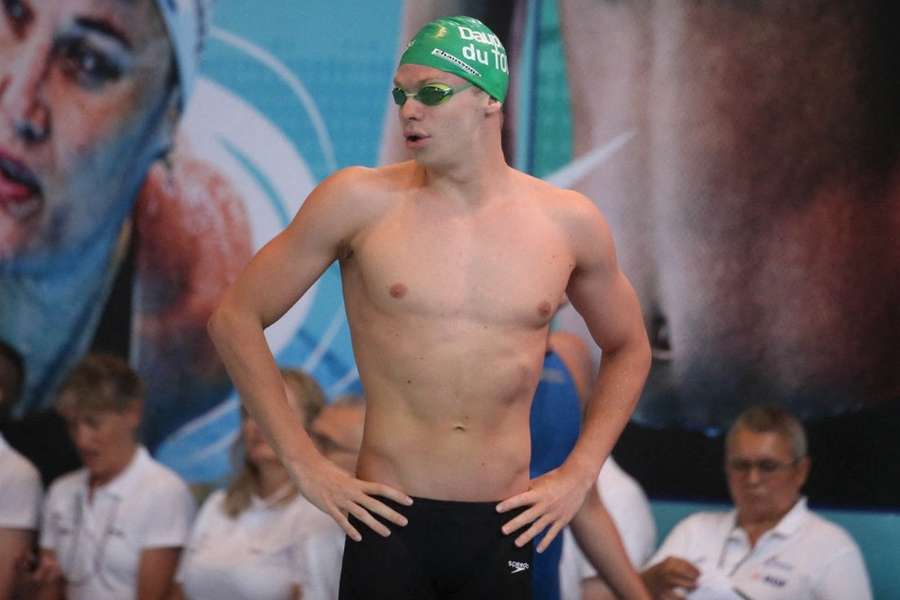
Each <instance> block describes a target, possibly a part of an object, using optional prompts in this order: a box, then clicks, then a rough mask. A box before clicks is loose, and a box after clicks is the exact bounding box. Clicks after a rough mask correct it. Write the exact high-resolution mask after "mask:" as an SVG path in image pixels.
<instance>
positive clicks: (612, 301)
mask: <svg viewBox="0 0 900 600" xmlns="http://www.w3.org/2000/svg"><path fill="white" fill-rule="evenodd" d="M567 194H573V195H575V196H576V197H575V198H574V202H573V210H572V213H573V214H572V216H571V217H570V218H569V219H568V220H567V223H566V224H565V227H566V230H567V233H569V237H570V239H571V240H572V244H573V253H574V256H575V267H574V269H573V271H572V274H571V276H570V279H569V284H568V287H567V289H566V293H567V295H568V297H569V300H570V301H571V302H572V305H573V307H574V308H575V309H576V310H577V311H578V313H579V314H580V315H581V316H582V318H584V320H585V323H586V324H587V326H588V330H589V331H590V332H591V335H592V336H593V338H594V340H595V341H596V342H597V344H598V345H599V346H600V347H601V348H602V350H603V358H602V361H601V364H600V371H599V373H598V377H597V382H596V384H595V386H594V389H593V391H592V393H591V395H590V398H589V399H588V402H587V405H586V409H585V416H584V422H583V424H582V429H581V434H580V435H579V437H578V441H577V442H576V444H575V448H574V449H573V450H572V452H571V453H570V454H569V457H568V458H567V459H566V461H565V462H564V463H563V464H562V466H560V467H559V468H558V469H555V470H553V471H550V472H549V473H547V474H545V475H543V476H541V477H538V478H537V479H534V480H533V481H532V482H531V485H530V489H529V490H528V491H526V492H523V493H521V494H519V495H517V496H513V497H512V498H509V499H507V500H504V501H503V502H501V503H500V504H499V505H498V506H497V510H498V511H499V512H506V511H508V510H511V509H514V508H518V507H522V506H530V508H528V510H526V511H525V512H523V513H522V514H520V515H519V516H517V517H516V518H515V519H512V520H511V521H509V522H508V523H506V524H505V525H504V526H503V532H504V533H505V534H510V533H513V532H518V531H519V530H521V529H522V528H524V527H525V526H526V525H528V524H529V523H530V524H531V526H530V527H528V528H527V529H525V530H524V531H522V532H521V533H520V534H519V536H518V537H517V538H516V544H517V545H519V546H522V545H524V544H526V543H528V542H529V541H530V540H531V539H532V538H534V537H535V536H536V535H538V534H539V533H540V532H541V531H543V530H544V529H547V528H549V529H548V531H547V534H546V535H545V536H544V538H543V539H542V540H541V543H540V544H539V545H538V551H539V552H542V551H543V550H545V549H546V548H547V546H549V545H550V542H552V541H553V539H554V538H555V537H556V536H557V534H559V532H560V531H561V530H562V528H563V527H565V526H566V524H568V522H569V521H571V520H572V517H573V516H574V515H575V513H576V512H577V511H578V509H579V508H581V505H582V503H583V501H584V497H585V494H586V493H587V490H588V489H590V487H591V486H592V485H593V484H594V482H595V481H596V479H597V475H598V474H599V472H600V468H601V467H602V466H603V463H604V461H605V460H606V458H607V456H609V453H610V452H611V451H612V447H613V445H614V444H615V442H616V439H617V438H618V437H619V434H620V433H621V432H622V429H623V428H624V427H625V424H626V423H627V422H628V419H629V417H630V416H631V413H632V411H633V410H634V407H635V405H636V403H637V400H638V397H639V395H640V392H641V389H642V387H643V385H644V380H645V379H646V377H647V373H648V371H649V369H650V344H649V341H648V339H647V332H646V330H645V328H644V322H643V317H642V315H641V308H640V304H639V303H638V299H637V294H635V292H634V289H633V288H632V287H631V284H630V283H629V282H628V279H627V278H626V277H625V275H624V274H623V273H622V272H621V271H620V270H619V267H618V264H617V261H616V253H615V248H614V246H613V241H612V235H611V233H610V231H609V226H608V225H607V224H606V221H605V220H604V219H603V217H602V215H601V214H600V212H599V211H598V210H597V209H596V207H594V205H593V203H591V202H590V200H588V199H586V198H584V197H583V196H581V195H578V194H574V192H567Z"/></svg>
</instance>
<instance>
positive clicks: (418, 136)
mask: <svg viewBox="0 0 900 600" xmlns="http://www.w3.org/2000/svg"><path fill="white" fill-rule="evenodd" d="M403 137H404V138H406V141H407V142H411V143H413V144H415V143H416V142H420V141H422V140H424V139H426V138H428V136H427V135H425V134H422V133H405V134H403Z"/></svg>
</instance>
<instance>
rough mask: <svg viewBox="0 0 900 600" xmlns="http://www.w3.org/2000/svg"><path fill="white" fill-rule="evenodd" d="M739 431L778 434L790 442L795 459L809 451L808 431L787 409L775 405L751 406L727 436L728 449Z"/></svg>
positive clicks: (737, 420) (740, 416)
mask: <svg viewBox="0 0 900 600" xmlns="http://www.w3.org/2000/svg"><path fill="white" fill-rule="evenodd" d="M739 429H745V430H747V431H753V432H755V433H776V434H778V435H780V436H782V437H783V438H784V439H786V440H787V441H789V442H790V444H791V449H792V450H793V452H794V459H795V460H797V459H801V458H803V457H805V456H806V453H807V451H808V448H807V442H806V430H805V429H804V428H803V425H802V424H801V423H800V421H799V420H798V419H797V417H795V416H794V415H792V414H791V413H790V412H789V411H788V410H787V409H785V408H782V407H780V406H775V405H759V406H751V407H750V408H748V409H747V410H745V411H744V412H742V413H741V414H740V415H738V418H737V419H735V421H734V423H733V424H732V425H731V428H730V429H729V430H728V435H726V436H725V445H726V447H727V446H729V445H731V442H732V440H733V439H734V435H735V432H736V431H737V430H739Z"/></svg>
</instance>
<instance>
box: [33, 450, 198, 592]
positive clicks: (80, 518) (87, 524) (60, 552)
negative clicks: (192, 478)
mask: <svg viewBox="0 0 900 600" xmlns="http://www.w3.org/2000/svg"><path fill="white" fill-rule="evenodd" d="M193 516H194V499H193V497H192V496H191V493H190V491H189V490H188V488H187V486H186V485H185V483H184V482H183V481H182V480H181V479H180V478H179V477H178V476H177V475H176V474H175V473H174V472H172V471H170V470H169V469H168V468H166V467H164V466H162V465H161V464H159V463H158V462H156V461H155V460H153V459H152V458H151V457H150V455H149V453H148V452H147V450H146V449H144V448H143V447H139V448H138V449H137V451H136V452H135V454H134V458H133V459H132V460H131V462H130V463H129V465H128V466H127V467H126V468H125V469H124V470H123V471H122V472H121V473H120V474H119V475H117V476H116V477H115V478H114V479H113V480H112V481H110V482H109V483H107V484H105V485H102V486H98V487H97V488H95V489H94V494H93V499H92V500H91V501H88V472H87V469H79V470H78V471H75V472H73V473H69V474H68V475H63V476H62V477H60V478H59V479H57V480H56V481H54V482H53V485H51V486H50V491H49V493H48V497H47V502H46V504H45V506H44V525H43V528H42V529H41V548H43V549H47V550H53V551H55V552H56V557H57V560H58V561H59V564H60V567H61V568H62V571H63V574H64V575H65V578H66V583H67V586H66V597H67V598H68V599H69V600H118V599H122V600H126V599H127V600H133V598H134V597H135V595H136V589H137V587H136V586H137V574H138V566H139V563H140V556H141V552H142V551H144V550H147V549H152V548H174V547H180V546H184V543H185V541H186V540H187V538H188V534H189V533H190V526H191V520H192V519H193Z"/></svg>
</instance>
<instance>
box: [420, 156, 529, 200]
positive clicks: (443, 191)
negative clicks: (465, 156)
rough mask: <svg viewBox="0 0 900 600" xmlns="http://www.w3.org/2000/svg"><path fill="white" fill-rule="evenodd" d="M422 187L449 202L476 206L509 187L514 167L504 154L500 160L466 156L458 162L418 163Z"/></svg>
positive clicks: (501, 193)
mask: <svg viewBox="0 0 900 600" xmlns="http://www.w3.org/2000/svg"><path fill="white" fill-rule="evenodd" d="M416 169H417V171H418V174H417V175H418V178H419V180H420V181H421V182H422V185H423V187H425V188H426V189H428V190H430V191H432V192H434V193H435V194H436V195H437V196H438V197H440V198H442V199H446V201H448V202H459V203H461V204H464V205H471V206H477V205H481V204H483V203H485V202H486V201H488V200H490V199H491V198H495V197H497V196H500V195H503V194H504V192H506V191H508V190H509V187H510V183H511V182H510V177H511V175H512V171H513V169H511V168H510V167H509V165H507V164H506V161H505V160H504V159H503V156H502V154H501V155H500V159H499V160H497V161H484V162H479V161H472V160H466V161H464V162H460V163H457V164H455V165H442V166H440V167H437V166H431V165H429V166H425V165H421V164H418V163H417V164H416Z"/></svg>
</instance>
